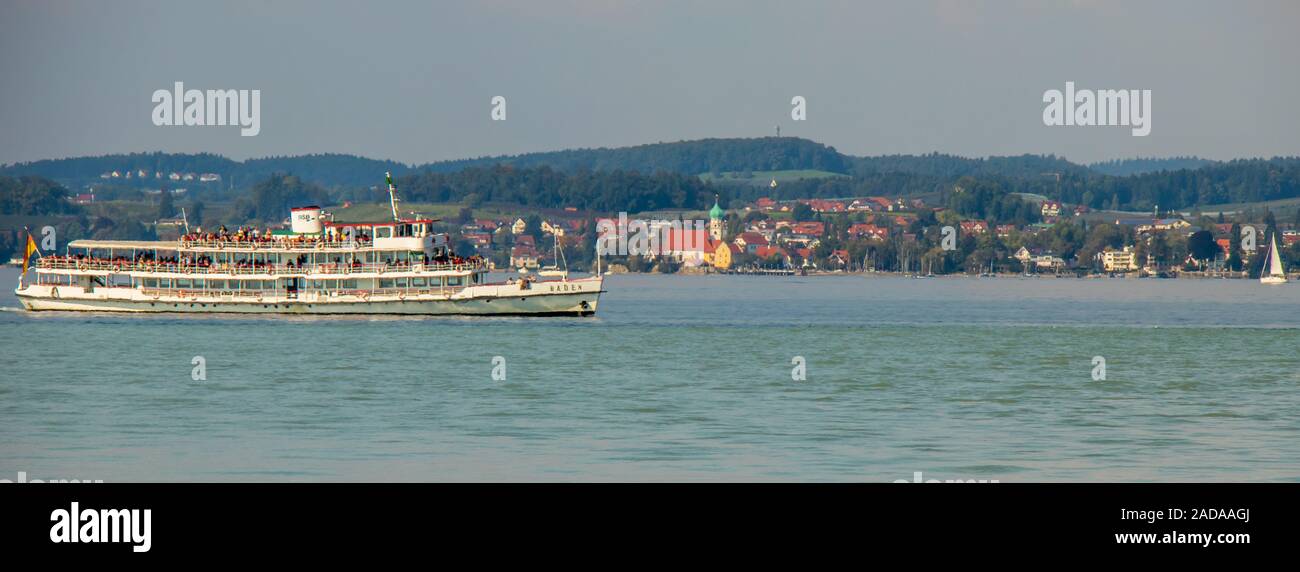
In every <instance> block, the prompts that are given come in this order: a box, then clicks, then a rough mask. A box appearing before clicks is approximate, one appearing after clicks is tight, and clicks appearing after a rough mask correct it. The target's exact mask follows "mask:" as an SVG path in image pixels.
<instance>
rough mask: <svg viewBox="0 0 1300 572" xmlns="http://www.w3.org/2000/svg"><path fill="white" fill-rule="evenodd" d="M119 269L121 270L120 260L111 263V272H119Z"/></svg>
mask: <svg viewBox="0 0 1300 572" xmlns="http://www.w3.org/2000/svg"><path fill="white" fill-rule="evenodd" d="M121 271H122V263H121V262H119V263H117V264H114V265H113V272H121Z"/></svg>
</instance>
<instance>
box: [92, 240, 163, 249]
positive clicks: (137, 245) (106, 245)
mask: <svg viewBox="0 0 1300 572" xmlns="http://www.w3.org/2000/svg"><path fill="white" fill-rule="evenodd" d="M180 245H181V243H180V242H178V241H175V240H74V241H72V242H70V243H68V248H94V249H101V250H107V249H110V248H111V249H113V250H177V249H179V248H180Z"/></svg>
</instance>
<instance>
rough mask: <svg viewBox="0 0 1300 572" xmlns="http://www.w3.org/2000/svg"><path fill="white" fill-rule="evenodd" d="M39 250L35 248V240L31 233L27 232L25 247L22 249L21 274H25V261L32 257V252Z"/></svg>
mask: <svg viewBox="0 0 1300 572" xmlns="http://www.w3.org/2000/svg"><path fill="white" fill-rule="evenodd" d="M36 252H40V250H38V249H37V248H36V240H35V239H33V238H32V233H30V232H29V233H27V248H26V249H24V250H23V275H26V274H27V263H28V261H30V260H31V259H32V254H33V253H36Z"/></svg>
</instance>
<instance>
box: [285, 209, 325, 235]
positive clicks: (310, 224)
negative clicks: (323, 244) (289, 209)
mask: <svg viewBox="0 0 1300 572" xmlns="http://www.w3.org/2000/svg"><path fill="white" fill-rule="evenodd" d="M290 225H291V228H292V229H293V232H294V233H295V234H320V233H321V220H320V207H317V206H310V207H298V208H296V209H293V217H292V218H291V219H290Z"/></svg>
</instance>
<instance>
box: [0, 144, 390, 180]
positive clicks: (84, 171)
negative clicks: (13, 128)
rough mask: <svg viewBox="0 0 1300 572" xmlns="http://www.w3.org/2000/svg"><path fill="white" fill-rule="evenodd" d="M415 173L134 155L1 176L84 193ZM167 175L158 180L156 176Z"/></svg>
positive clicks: (358, 163)
mask: <svg viewBox="0 0 1300 572" xmlns="http://www.w3.org/2000/svg"><path fill="white" fill-rule="evenodd" d="M140 170H144V171H146V172H147V174H148V175H147V176H146V177H145V178H143V179H140V178H138V177H136V176H132V178H131V179H126V178H125V175H126V173H127V172H131V173H138V172H139V171H140ZM409 170H410V167H409V166H407V165H404V164H402V163H398V162H396V161H385V160H379V159H367V158H365V157H358V156H356V155H344V154H337V153H328V154H317V155H301V156H296V157H266V158H261V159H249V160H247V161H235V160H233V159H228V158H226V157H222V156H220V155H214V154H212V153H195V154H191V153H161V152H154V153H130V154H115V155H101V156H97V157H73V158H67V159H45V160H41V161H32V162H28V163H18V164H14V165H5V166H3V167H0V175H8V176H11V177H21V176H39V177H45V178H48V179H53V180H56V181H59V182H60V183H63V184H65V185H67V186H68V187H69V188H73V189H76V188H80V187H82V186H84V185H86V184H94V183H101V184H113V185H126V186H131V187H154V188H157V187H159V186H164V185H165V186H167V187H172V188H174V187H177V186H194V185H199V184H200V183H198V182H197V181H171V180H169V179H168V178H167V176H168V175H170V174H171V173H173V172H174V173H180V174H186V173H192V174H195V175H198V174H202V173H213V174H216V175H219V176H220V177H221V182H220V183H219V184H217V186H222V187H225V186H229V185H231V181H233V182H234V185H235V186H237V187H241V188H242V187H248V186H251V185H253V184H255V183H257V182H259V181H261V180H264V179H266V178H267V177H269V176H271V174H273V173H277V172H281V173H293V174H295V175H297V176H298V177H300V178H302V179H303V180H307V181H312V182H314V183H317V184H320V185H324V186H327V187H353V186H362V185H375V184H382V183H383V181H384V172H385V171H392V173H393V174H394V175H398V174H404V173H406V172H408V171H409ZM113 171H117V172H119V173H120V174H122V177H120V178H117V179H108V180H105V179H102V178H100V175H102V174H104V173H111V172H113ZM157 172H162V173H163V177H162V178H157V177H155V176H154V173H157Z"/></svg>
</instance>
